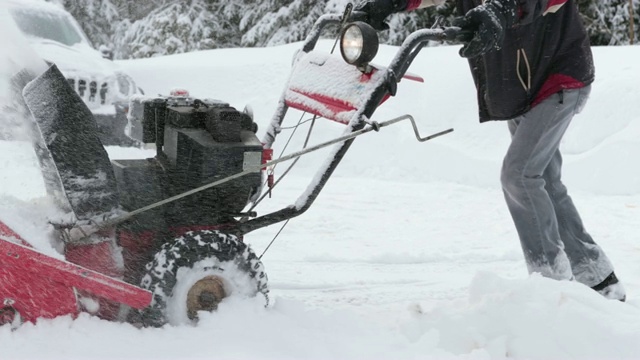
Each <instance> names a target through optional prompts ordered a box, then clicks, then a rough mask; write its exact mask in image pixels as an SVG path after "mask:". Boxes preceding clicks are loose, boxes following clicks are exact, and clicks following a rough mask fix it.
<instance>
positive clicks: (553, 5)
mask: <svg viewBox="0 0 640 360" xmlns="http://www.w3.org/2000/svg"><path fill="white" fill-rule="evenodd" d="M566 2H567V0H549V2H548V3H547V8H546V9H544V11H543V12H542V15H546V14H548V13H554V12H556V11H558V10H559V9H560V8H561V7H562V5H564V4H565V3H566Z"/></svg>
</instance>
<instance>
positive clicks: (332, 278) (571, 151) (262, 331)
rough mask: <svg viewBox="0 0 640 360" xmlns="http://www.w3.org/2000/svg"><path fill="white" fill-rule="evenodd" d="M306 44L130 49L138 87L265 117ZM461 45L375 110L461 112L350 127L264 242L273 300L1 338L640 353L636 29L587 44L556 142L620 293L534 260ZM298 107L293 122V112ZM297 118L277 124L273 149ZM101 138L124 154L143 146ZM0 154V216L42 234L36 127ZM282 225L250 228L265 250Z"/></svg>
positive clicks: (553, 355) (85, 349) (420, 62)
mask: <svg viewBox="0 0 640 360" xmlns="http://www.w3.org/2000/svg"><path fill="white" fill-rule="evenodd" d="M331 45H332V43H331V42H323V43H322V44H321V46H323V47H324V48H330V47H331ZM298 47H299V44H292V45H287V46H281V47H272V48H265V49H228V50H213V51H206V52H199V53H190V54H183V55H176V56H168V57H159V58H152V59H145V60H134V61H125V62H121V65H123V66H124V67H125V68H126V69H127V70H128V71H129V72H130V73H131V74H132V75H133V76H134V78H135V79H136V80H137V81H138V83H139V84H140V86H141V87H142V88H143V89H144V90H145V91H146V93H147V94H157V93H164V94H166V93H167V92H168V91H169V89H171V88H175V87H184V88H187V89H188V90H189V91H190V92H191V94H192V95H194V96H199V97H210V98H216V99H221V100H225V101H227V102H229V103H231V104H232V105H233V106H236V107H238V108H242V107H244V105H245V104H250V105H251V106H252V107H253V109H254V113H255V115H256V116H255V117H256V121H257V122H258V123H259V125H260V126H261V129H262V130H263V129H265V127H266V124H267V123H268V121H269V120H270V117H271V115H272V114H273V112H274V111H275V107H276V103H277V100H278V98H279V96H280V93H281V91H282V88H283V84H284V83H285V81H286V79H287V75H288V72H289V68H290V64H291V59H292V56H293V53H294V51H295V50H296V49H297V48H298ZM396 50H397V48H394V47H387V46H384V47H382V49H381V52H380V54H379V55H378V58H377V59H376V62H377V63H380V64H384V63H386V62H388V61H389V59H390V58H391V57H392V56H393V54H394V52H395V51H396ZM456 51H457V47H430V48H426V49H425V50H424V51H423V52H422V53H421V54H420V56H419V57H418V58H417V60H416V62H415V63H414V65H413V66H412V68H411V70H410V71H411V72H413V73H415V74H419V75H421V76H423V77H424V78H425V83H424V84H419V83H413V82H406V83H405V82H402V83H401V84H400V87H399V91H398V95H397V97H396V98H392V99H391V100H389V101H388V102H387V103H386V104H385V105H384V106H383V107H382V108H380V109H379V111H378V112H377V114H376V119H377V120H385V119H388V118H391V117H395V116H398V115H402V114H405V113H410V114H413V115H414V116H415V117H416V119H417V120H418V123H419V127H420V131H421V132H422V133H423V135H424V134H428V133H432V132H436V131H440V130H444V129H447V128H449V127H453V128H454V129H455V131H454V132H453V133H452V134H449V135H446V136H444V137H441V138H437V139H435V140H432V141H429V142H427V143H418V142H417V141H415V139H414V135H413V133H412V130H411V127H410V126H409V124H408V123H407V124H398V125H394V126H392V127H389V128H385V129H383V130H382V131H381V132H380V133H369V134H366V135H364V136H362V137H360V138H358V139H357V140H356V141H355V142H354V145H353V146H352V148H351V150H350V151H349V152H348V153H347V156H346V157H345V159H344V160H343V163H342V164H341V165H340V167H339V168H338V170H337V171H336V173H335V175H334V176H333V177H332V178H331V179H330V180H329V183H328V185H327V187H326V188H325V189H324V191H323V192H322V193H321V194H320V196H319V198H318V199H317V201H316V202H315V203H314V204H313V206H312V207H311V209H310V210H309V211H308V212H307V213H305V214H303V215H302V216H301V217H299V218H296V219H294V220H292V221H291V222H290V223H289V224H288V225H287V226H286V228H285V229H284V231H283V232H282V234H281V235H280V236H279V237H278V238H277V239H276V240H275V242H274V244H273V245H272V246H271V247H270V248H269V249H268V251H267V252H266V253H265V255H264V257H263V262H264V263H265V266H266V268H267V272H268V274H269V278H270V285H271V298H272V301H271V305H270V306H269V307H268V308H264V307H263V303H262V302H261V301H259V299H253V300H243V301H240V300H230V301H226V302H223V303H222V304H221V306H220V309H219V311H218V312H217V313H215V314H207V315H204V316H203V317H202V319H201V321H200V323H199V324H198V326H196V327H192V326H177V327H172V326H166V327H164V328H161V329H137V328H135V327H133V326H131V325H128V324H118V323H109V322H106V321H101V320H99V319H96V318H93V317H90V316H88V315H83V316H81V317H80V318H78V319H75V320H72V319H70V318H58V319H54V320H43V321H40V322H38V324H37V325H32V324H26V325H23V326H22V327H20V328H18V329H17V330H15V331H12V330H11V329H9V328H8V327H6V326H5V327H0V344H1V347H2V351H0V358H6V359H20V358H33V359H41V358H60V359H63V358H64V359H87V358H132V359H133V358H154V359H158V358H170V359H179V358H202V359H204V358H215V359H451V358H461V359H503V358H509V359H621V358H626V359H635V358H637V357H638V356H639V355H640V341H639V340H640V300H639V299H638V298H639V297H640V165H639V163H638V160H637V157H638V155H640V112H639V111H638V106H639V105H638V104H639V101H640V95H638V92H637V84H638V81H639V80H640V63H638V62H637V61H636V60H635V59H638V58H639V57H640V47H638V46H635V47H607V48H594V54H595V62H596V68H597V80H596V82H595V84H594V88H593V91H592V97H591V100H590V102H589V104H588V105H587V107H586V109H585V110H584V112H583V113H582V114H581V115H579V116H578V117H576V118H575V119H574V122H573V124H572V125H571V127H570V129H569V131H568V133H567V135H566V137H565V139H564V142H563V144H562V150H563V151H564V154H565V171H564V179H565V182H566V183H567V185H568V188H569V190H570V193H571V194H572V195H573V199H574V201H575V202H576V204H577V206H578V208H579V209H580V210H581V213H582V216H583V220H584V222H585V225H586V227H587V229H588V230H589V231H590V233H591V234H592V235H593V237H594V239H596V241H597V242H599V244H600V245H601V246H602V247H603V248H604V250H605V251H606V252H607V254H608V255H609V257H610V258H611V260H612V261H613V263H614V265H615V266H616V273H617V274H618V276H619V278H620V279H621V280H622V281H623V282H624V283H625V285H626V287H627V291H628V299H629V300H628V302H627V303H619V302H615V301H607V300H605V299H604V298H602V297H601V296H600V295H598V294H596V293H595V292H594V291H592V290H590V289H588V288H586V287H584V286H582V285H580V284H577V283H570V282H557V281H552V280H548V279H545V278H542V277H540V276H536V275H534V276H529V275H528V274H527V271H526V267H525V264H524V260H523V257H522V254H521V250H520V246H519V243H518V238H517V235H516V232H515V229H514V227H513V225H512V222H511V219H510V217H509V214H508V211H507V209H506V206H505V205H504V200H503V197H502V193H501V190H500V184H499V180H498V178H499V169H500V165H501V161H502V156H503V154H504V152H505V149H506V147H507V146H508V143H509V136H508V131H507V129H506V124H504V123H489V124H482V125H480V124H478V122H477V118H476V104H475V93H474V89H473V85H472V82H471V78H470V75H469V71H468V69H467V65H466V63H465V61H464V60H462V59H461V58H459V57H458V55H457V53H456ZM290 115H291V116H290V117H289V118H288V121H287V122H288V124H289V125H293V124H295V122H297V120H298V118H299V116H300V114H299V113H292V114H290ZM308 125H309V123H307V124H305V125H303V127H304V130H306V126H308ZM315 128H316V130H315V132H314V133H313V135H312V138H311V143H317V142H320V141H322V140H325V139H329V138H332V137H335V136H338V135H339V134H340V133H341V132H342V131H343V126H342V125H340V124H337V123H333V122H329V121H322V122H320V123H318V124H316V126H315ZM259 133H260V134H262V132H259ZM288 133H289V132H286V131H285V132H283V134H281V135H280V138H279V141H277V142H276V145H277V147H276V152H277V153H279V152H280V151H282V147H283V146H284V144H285V143H286V140H287V137H288ZM304 133H305V131H300V130H299V131H298V132H297V133H296V134H295V137H294V139H293V140H292V142H291V144H290V145H289V148H287V149H286V150H285V151H284V152H285V153H289V152H292V151H294V150H297V149H298V148H299V146H300V145H301V144H302V142H303V140H304ZM108 151H109V153H110V155H111V156H112V157H113V158H122V157H133V158H135V157H144V156H149V155H150V154H151V152H150V151H148V150H147V151H143V150H136V149H124V148H109V149H108ZM325 154H326V151H325V152H319V153H314V154H311V155H308V156H306V157H304V158H302V160H301V161H300V162H299V163H298V165H297V166H296V168H295V170H294V172H292V174H291V175H290V176H289V177H287V178H285V180H284V181H283V184H282V185H281V186H279V187H278V188H276V189H275V190H274V193H273V198H271V199H268V201H265V203H264V204H262V205H261V207H260V208H258V209H257V210H258V211H259V212H260V213H265V212H267V211H270V210H273V209H277V208H281V207H282V206H285V205H288V204H292V203H294V202H295V201H296V199H297V196H298V195H300V194H301V193H302V192H303V191H304V190H305V188H306V185H307V184H308V183H309V182H310V181H311V178H312V176H313V175H314V170H315V169H317V167H318V166H319V164H321V162H322V161H323V159H324V156H323V155H325ZM0 168H1V169H2V171H1V172H0V194H2V195H1V196H0V204H1V206H0V209H1V210H0V219H1V220H2V221H5V222H7V223H9V224H10V225H12V226H13V227H14V228H15V229H16V230H17V231H18V232H20V233H21V235H23V236H24V237H25V238H26V239H27V240H29V241H31V242H34V243H39V244H42V246H45V245H46V241H44V242H43V240H42V239H43V235H44V234H46V232H47V226H46V223H45V222H46V217H47V216H48V212H49V211H50V210H48V209H50V208H51V206H50V205H49V202H48V200H47V199H45V198H43V196H44V189H43V184H42V180H41V178H40V177H39V176H38V170H37V168H36V161H35V156H34V155H33V153H32V152H31V150H30V147H29V146H28V145H27V144H24V143H17V142H9V141H4V142H0ZM284 168H285V167H284V166H282V165H281V166H278V168H277V169H276V174H278V173H280V174H281V173H282V172H283V171H284ZM279 229H280V225H275V226H272V227H269V228H266V229H262V230H259V231H256V232H254V233H251V234H249V235H248V236H247V237H246V241H247V242H248V243H250V244H251V246H252V247H253V249H254V250H255V251H256V252H257V253H258V254H261V253H262V252H263V251H264V250H265V249H266V248H267V246H268V245H269V242H270V241H271V240H272V238H273V237H274V235H275V234H276V233H277V232H278V230H279ZM45 247H46V246H45ZM43 251H47V250H46V249H43ZM48 251H49V252H50V253H53V250H51V249H49V250H48Z"/></svg>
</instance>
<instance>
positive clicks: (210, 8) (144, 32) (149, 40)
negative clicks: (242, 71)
mask: <svg viewBox="0 0 640 360" xmlns="http://www.w3.org/2000/svg"><path fill="white" fill-rule="evenodd" d="M224 5H225V2H223V1H219V2H218V1H208V0H187V1H173V2H170V3H168V4H166V5H164V6H161V7H160V8H158V9H156V10H153V11H152V12H151V13H149V15H147V16H145V17H144V18H142V19H140V20H137V21H133V22H132V21H130V20H124V21H122V22H120V24H119V25H118V28H117V30H116V54H117V56H118V57H121V58H129V57H134V58H139V57H150V56H157V55H167V54H175V53H183V52H188V51H194V50H206V49H214V48H218V47H236V46H238V45H239V44H240V34H239V33H238V31H237V27H236V26H235V25H234V24H233V23H232V22H231V21H230V20H229V19H228V18H227V16H226V15H225V11H224V10H225V9H224Z"/></svg>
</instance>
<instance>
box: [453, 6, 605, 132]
mask: <svg viewBox="0 0 640 360" xmlns="http://www.w3.org/2000/svg"><path fill="white" fill-rule="evenodd" d="M456 1H457V8H458V11H459V12H460V13H461V14H464V13H466V12H467V11H468V10H469V9H471V8H473V7H475V6H478V5H479V4H480V3H481V1H480V0H456ZM498 1H499V0H498ZM518 3H519V8H518V14H519V16H518V20H517V23H516V25H515V26H514V27H512V28H509V29H507V30H506V32H505V39H504V43H503V44H502V46H501V49H500V50H494V51H490V52H488V53H486V54H485V55H482V56H478V57H476V58H472V59H469V64H470V66H471V72H472V74H473V78H474V81H475V84H476V88H477V89H478V107H479V114H480V121H481V122H484V121H488V120H507V119H513V118H515V117H517V116H519V115H522V114H524V113H526V112H527V111H528V110H529V109H531V108H532V107H533V106H535V105H536V104H538V103H539V102H541V101H542V100H544V99H546V98H547V97H549V96H550V95H552V94H554V93H556V92H558V91H561V90H562V89H575V88H580V87H584V86H586V85H589V84H591V83H592V82H593V79H594V66H593V58H592V55H591V48H590V45H589V37H588V36H587V33H586V30H585V28H584V26H583V24H582V20H581V18H580V15H579V13H578V9H577V7H576V3H575V0H518Z"/></svg>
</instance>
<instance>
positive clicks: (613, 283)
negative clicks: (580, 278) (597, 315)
mask: <svg viewBox="0 0 640 360" xmlns="http://www.w3.org/2000/svg"><path fill="white" fill-rule="evenodd" d="M592 289H593V290H595V291H597V292H599V293H600V294H602V296H604V297H606V298H607V299H611V300H620V301H625V300H626V299H627V295H626V292H625V290H624V287H623V286H622V284H621V283H620V281H619V280H618V278H617V277H616V274H615V273H614V272H612V273H611V274H609V276H607V277H606V279H604V280H603V281H602V282H601V283H600V284H598V285H596V286H594V287H592Z"/></svg>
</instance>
